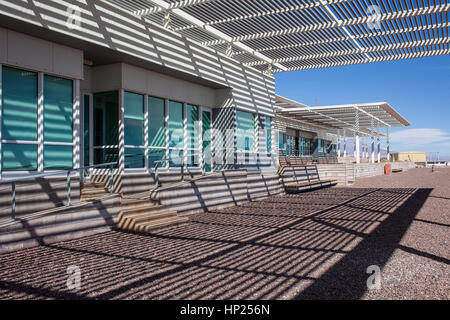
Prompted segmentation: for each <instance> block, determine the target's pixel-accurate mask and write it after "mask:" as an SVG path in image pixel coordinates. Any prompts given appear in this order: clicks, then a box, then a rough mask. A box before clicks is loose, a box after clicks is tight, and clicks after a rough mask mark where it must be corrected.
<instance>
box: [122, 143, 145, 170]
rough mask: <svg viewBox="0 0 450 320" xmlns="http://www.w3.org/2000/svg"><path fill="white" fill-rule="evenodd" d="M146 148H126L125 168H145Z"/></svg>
mask: <svg viewBox="0 0 450 320" xmlns="http://www.w3.org/2000/svg"><path fill="white" fill-rule="evenodd" d="M144 159H145V157H144V149H140V148H133V149H132V148H126V149H125V168H143V167H144Z"/></svg>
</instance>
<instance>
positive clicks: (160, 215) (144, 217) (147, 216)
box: [117, 210, 177, 231]
mask: <svg viewBox="0 0 450 320" xmlns="http://www.w3.org/2000/svg"><path fill="white" fill-rule="evenodd" d="M170 217H177V214H176V213H175V212H174V211H169V210H162V211H159V212H149V213H141V214H140V215H138V216H134V217H121V218H120V219H119V222H118V224H117V226H118V228H120V229H123V230H128V231H135V226H136V225H137V224H139V223H146V222H150V221H155V220H161V219H165V218H170Z"/></svg>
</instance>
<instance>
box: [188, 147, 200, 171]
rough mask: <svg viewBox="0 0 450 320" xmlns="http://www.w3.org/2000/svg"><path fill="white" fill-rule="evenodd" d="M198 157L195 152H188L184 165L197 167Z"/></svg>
mask: <svg viewBox="0 0 450 320" xmlns="http://www.w3.org/2000/svg"><path fill="white" fill-rule="evenodd" d="M199 160H200V159H199V155H198V153H197V151H195V150H188V152H187V155H186V164H187V166H189V167H198V164H199Z"/></svg>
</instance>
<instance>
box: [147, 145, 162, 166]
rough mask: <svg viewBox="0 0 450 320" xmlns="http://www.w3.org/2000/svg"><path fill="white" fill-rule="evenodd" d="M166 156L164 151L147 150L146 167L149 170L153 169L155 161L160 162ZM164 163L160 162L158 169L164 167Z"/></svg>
mask: <svg viewBox="0 0 450 320" xmlns="http://www.w3.org/2000/svg"><path fill="white" fill-rule="evenodd" d="M165 154H166V150H164V149H149V150H148V166H149V168H155V164H156V163H155V161H159V160H162V159H163V158H164V156H165ZM165 166H166V163H165V162H162V163H161V162H160V163H159V164H158V168H161V167H165Z"/></svg>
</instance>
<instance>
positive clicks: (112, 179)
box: [109, 165, 114, 195]
mask: <svg viewBox="0 0 450 320" xmlns="http://www.w3.org/2000/svg"><path fill="white" fill-rule="evenodd" d="M109 170H110V173H111V178H110V180H109V194H110V195H112V194H113V188H114V169H113V166H112V165H110V166H109Z"/></svg>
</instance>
